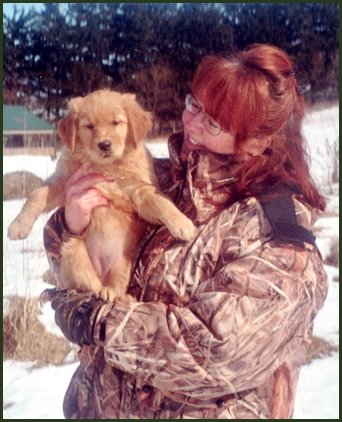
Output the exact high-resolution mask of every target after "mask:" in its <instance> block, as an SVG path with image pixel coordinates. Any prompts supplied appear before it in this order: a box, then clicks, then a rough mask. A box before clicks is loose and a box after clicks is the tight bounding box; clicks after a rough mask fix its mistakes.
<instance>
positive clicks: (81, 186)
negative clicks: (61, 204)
mask: <svg viewBox="0 0 342 422" xmlns="http://www.w3.org/2000/svg"><path fill="white" fill-rule="evenodd" d="M85 168H86V164H84V165H82V166H81V167H80V168H79V169H77V170H76V171H75V172H74V173H73V174H72V176H71V177H70V178H69V179H68V180H67V182H66V184H65V211H64V217H65V223H66V225H67V228H68V230H69V231H70V232H71V233H72V234H76V235H78V234H81V233H83V232H84V230H85V229H86V228H87V227H88V225H89V222H90V216H91V213H92V211H93V209H94V208H96V207H99V206H107V205H108V200H107V199H106V198H105V197H104V196H103V195H102V194H101V192H100V191H99V190H98V189H96V188H94V187H93V186H94V185H95V184H96V183H99V182H104V181H106V180H108V179H107V178H106V177H105V176H103V175H101V174H99V173H90V174H86V175H84V170H85Z"/></svg>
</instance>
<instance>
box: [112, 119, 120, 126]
mask: <svg viewBox="0 0 342 422" xmlns="http://www.w3.org/2000/svg"><path fill="white" fill-rule="evenodd" d="M120 123H122V122H121V120H113V121H112V124H113V126H118V125H119V124H120Z"/></svg>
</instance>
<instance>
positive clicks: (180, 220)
mask: <svg viewBox="0 0 342 422" xmlns="http://www.w3.org/2000/svg"><path fill="white" fill-rule="evenodd" d="M168 229H169V230H170V233H171V234H172V236H174V237H177V238H178V239H182V240H186V241H189V240H191V239H193V237H194V236H195V232H196V227H195V226H194V224H193V222H192V221H191V220H190V219H189V218H187V217H185V215H182V216H178V217H177V218H175V219H174V221H173V224H172V226H171V225H169V226H168Z"/></svg>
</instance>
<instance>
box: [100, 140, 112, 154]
mask: <svg viewBox="0 0 342 422" xmlns="http://www.w3.org/2000/svg"><path fill="white" fill-rule="evenodd" d="M111 146H112V143H111V142H110V141H108V139H105V140H103V141H101V142H99V143H98V144H97V147H98V148H99V149H100V150H101V151H103V152H107V151H109V150H110V148H111Z"/></svg>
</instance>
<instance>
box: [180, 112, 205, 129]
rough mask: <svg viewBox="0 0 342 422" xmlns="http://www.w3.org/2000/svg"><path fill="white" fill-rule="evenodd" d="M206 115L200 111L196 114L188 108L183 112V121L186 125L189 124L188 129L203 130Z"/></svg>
mask: <svg viewBox="0 0 342 422" xmlns="http://www.w3.org/2000/svg"><path fill="white" fill-rule="evenodd" d="M204 118H205V116H204V115H203V113H201V112H199V113H198V114H196V115H195V116H194V115H193V114H191V113H189V112H188V111H187V110H185V111H184V113H183V122H184V125H186V126H187V128H188V129H191V130H193V131H197V132H201V131H203V129H204V128H203V119H204Z"/></svg>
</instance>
